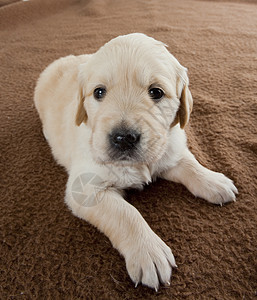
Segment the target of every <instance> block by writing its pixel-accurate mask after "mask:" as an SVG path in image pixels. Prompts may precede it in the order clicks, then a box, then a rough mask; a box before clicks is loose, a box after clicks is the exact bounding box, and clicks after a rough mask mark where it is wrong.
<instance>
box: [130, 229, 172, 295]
mask: <svg viewBox="0 0 257 300" xmlns="http://www.w3.org/2000/svg"><path fill="white" fill-rule="evenodd" d="M135 242H136V241H134V246H133V247H131V248H130V249H128V251H127V253H126V255H125V259H126V266H127V271H128V273H129V276H130V278H131V279H132V281H133V282H134V283H135V287H137V285H138V284H139V283H140V282H141V283H142V284H143V285H146V286H148V287H150V288H153V289H155V291H156V292H157V291H158V288H159V283H160V282H161V283H163V284H165V285H170V277H171V273H172V269H171V268H172V267H177V266H176V263H175V259H174V256H173V254H172V252H171V249H170V248H169V247H168V246H167V245H166V244H165V243H164V242H163V241H162V240H161V239H160V238H159V237H158V236H157V235H156V234H155V233H151V234H150V235H149V237H147V238H142V241H139V243H138V245H135Z"/></svg>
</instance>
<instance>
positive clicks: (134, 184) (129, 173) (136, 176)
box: [108, 165, 152, 189]
mask: <svg viewBox="0 0 257 300" xmlns="http://www.w3.org/2000/svg"><path fill="white" fill-rule="evenodd" d="M108 181H109V182H110V183H111V185H113V186H115V187H117V188H120V189H126V188H138V189H142V188H143V185H144V184H145V183H149V182H151V181H152V179H151V171H150V169H149V168H148V166H146V165H139V166H135V167H131V166H129V167H128V166H122V167H120V166H115V167H113V166H112V168H108Z"/></svg>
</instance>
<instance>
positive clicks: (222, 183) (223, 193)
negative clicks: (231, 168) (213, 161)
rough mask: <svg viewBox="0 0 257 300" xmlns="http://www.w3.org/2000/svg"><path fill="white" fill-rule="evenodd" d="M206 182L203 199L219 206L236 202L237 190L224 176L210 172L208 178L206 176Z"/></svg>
mask: <svg viewBox="0 0 257 300" xmlns="http://www.w3.org/2000/svg"><path fill="white" fill-rule="evenodd" d="M206 180H207V182H206V184H205V187H204V189H205V191H204V195H203V198H204V199H206V200H207V201H209V202H211V203H214V204H220V205H222V204H223V203H226V202H231V201H236V194H237V193H238V190H237V188H236V187H235V185H234V183H233V181H232V180H230V179H229V178H227V177H226V176H225V175H224V174H222V173H216V172H212V171H211V174H210V176H207V178H206Z"/></svg>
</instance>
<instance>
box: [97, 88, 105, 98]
mask: <svg viewBox="0 0 257 300" xmlns="http://www.w3.org/2000/svg"><path fill="white" fill-rule="evenodd" d="M105 95H106V89H105V88H102V87H99V88H96V89H95V90H94V97H95V99H96V100H101V99H103V98H104V96H105Z"/></svg>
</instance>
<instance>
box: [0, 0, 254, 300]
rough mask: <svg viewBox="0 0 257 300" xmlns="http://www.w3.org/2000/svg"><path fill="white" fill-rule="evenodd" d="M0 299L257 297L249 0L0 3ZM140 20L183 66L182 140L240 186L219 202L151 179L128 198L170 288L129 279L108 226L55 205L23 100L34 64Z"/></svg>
mask: <svg viewBox="0 0 257 300" xmlns="http://www.w3.org/2000/svg"><path fill="white" fill-rule="evenodd" d="M0 24H1V25H0V26H1V31H0V60H1V63H0V85H1V92H0V114H1V117H0V170H1V171H0V186H1V192H0V198H1V200H0V298H1V299H256V297H257V228H256V227H257V216H256V211H257V199H256V198H257V197H256V196H257V192H256V190H257V178H256V176H257V175H256V173H257V171H256V164H257V163H256V159H257V156H256V153H257V137H256V131H257V120H256V119H257V98H256V94H257V5H256V2H255V1H244V2H242V1H241V2H240V1H227V2H223V1H180V0H173V1H166V0H158V1H154V0H149V1H144V0H129V1H128V0H80V1H79V0H31V1H8V0H4V1H3V0H2V1H0ZM131 32H143V33H146V34H148V35H150V36H152V37H154V38H156V39H159V40H161V41H163V42H165V43H166V44H167V45H168V46H169V50H170V51H171V53H172V54H174V55H175V57H176V58H177V59H178V60H179V61H180V62H181V64H182V65H184V66H186V67H187V68H188V70H189V71H188V72H189V78H190V89H191V92H192V95H193V98H194V108H193V113H192V115H191V119H190V124H189V126H187V128H186V131H187V134H188V143H189V147H190V149H191V151H192V152H193V153H194V154H195V156H196V157H197V159H198V160H199V161H200V162H201V163H202V164H203V165H205V166H207V167H208V168H210V169H212V170H215V171H219V172H223V173H225V174H226V175H227V176H228V177H230V178H231V179H233V180H234V182H235V184H236V186H237V187H238V190H239V195H238V197H237V202H235V203H231V204H228V205H225V206H223V207H220V206H215V205H211V204H209V203H207V202H205V201H204V200H201V199H198V198H195V197H194V196H193V195H191V194H190V193H189V192H188V191H187V189H186V188H185V187H183V186H182V185H180V184H175V183H171V182H167V181H164V180H157V182H155V183H153V184H151V185H150V186H147V187H146V188H145V189H144V191H143V192H139V191H134V190H132V191H129V192H128V193H127V194H126V199H127V201H129V202H130V203H132V204H133V205H134V206H135V207H137V209H138V210H139V211H140V212H141V214H142V215H143V217H144V218H145V219H146V221H147V222H148V223H149V225H150V226H151V227H152V229H153V230H154V231H155V232H156V233H157V234H158V235H159V236H160V237H161V238H162V239H163V240H164V241H165V242H166V243H167V244H168V245H169V246H170V247H171V249H172V251H173V253H174V255H175V258H176V262H177V265H178V269H177V270H174V271H173V276H172V280H171V286H170V287H163V286H162V287H161V288H160V289H159V291H158V293H156V292H155V291H153V290H150V289H148V288H146V287H142V286H141V285H140V286H138V287H137V288H136V289H135V287H134V285H133V283H132V282H131V280H130V279H129V276H128V274H127V271H126V267H125V262H124V259H123V258H122V257H121V256H120V255H119V253H118V252H117V251H116V250H115V249H114V248H113V247H112V245H111V243H110V242H109V240H108V238H107V237H105V236H104V235H103V234H102V233H100V232H99V231H98V230H97V229H96V228H94V227H93V226H91V225H90V224H88V223H86V222H85V221H83V220H80V219H78V218H76V217H74V216H73V215H72V214H71V212H70V211H69V209H68V208H67V207H66V205H65V203H64V192H65V184H66V181H67V174H66V172H65V170H64V169H63V168H62V167H61V166H59V165H57V163H56V162H55V161H54V159H53V157H52V155H51V151H50V148H49V146H48V145H47V143H46V142H45V140H44V137H43V134H42V132H41V123H40V121H39V118H38V115H37V112H36V110H35V107H34V105H33V90H34V87H35V84H36V80H37V78H38V76H39V74H40V72H41V71H42V70H43V69H44V68H45V67H46V66H47V65H48V64H49V63H51V62H52V61H53V60H55V59H57V58H59V57H61V56H66V55H69V54H75V55H79V54H83V53H92V52H94V51H96V50H97V49H98V48H99V47H100V46H101V45H103V44H104V43H105V42H107V41H108V40H110V39H111V38H113V37H115V36H118V35H121V34H127V33H131Z"/></svg>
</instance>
